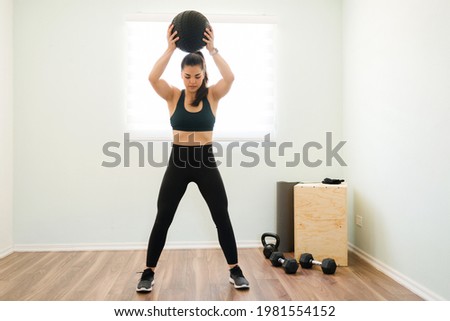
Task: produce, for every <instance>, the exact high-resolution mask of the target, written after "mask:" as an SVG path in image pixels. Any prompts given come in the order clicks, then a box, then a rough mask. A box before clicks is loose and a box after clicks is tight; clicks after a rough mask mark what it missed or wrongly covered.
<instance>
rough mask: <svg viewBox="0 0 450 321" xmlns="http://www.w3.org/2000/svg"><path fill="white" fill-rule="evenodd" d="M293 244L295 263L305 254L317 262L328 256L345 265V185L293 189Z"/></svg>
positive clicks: (296, 187)
mask: <svg viewBox="0 0 450 321" xmlns="http://www.w3.org/2000/svg"><path fill="white" fill-rule="evenodd" d="M294 245H295V246H294V251H295V258H296V259H297V260H298V259H299V258H300V255H301V254H302V253H305V252H307V253H311V254H312V255H313V256H314V259H315V260H317V261H322V260H323V259H325V258H327V257H330V258H333V259H335V261H336V264H337V265H340V266H347V265H348V255H347V185H346V184H343V183H342V184H339V185H327V184H321V183H309V184H302V183H300V184H297V185H295V186H294Z"/></svg>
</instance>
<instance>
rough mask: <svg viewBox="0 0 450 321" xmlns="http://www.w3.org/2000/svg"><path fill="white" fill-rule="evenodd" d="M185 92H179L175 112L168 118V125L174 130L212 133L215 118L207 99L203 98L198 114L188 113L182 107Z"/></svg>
mask: <svg viewBox="0 0 450 321" xmlns="http://www.w3.org/2000/svg"><path fill="white" fill-rule="evenodd" d="M184 99H185V92H184V89H183V90H182V91H181V96H180V98H179V99H178V102H177V107H176V108H175V112H174V113H173V114H172V116H171V117H170V124H171V125H172V128H173V129H174V130H182V131H192V132H206V131H212V130H213V128H214V123H215V121H216V117H215V116H214V114H213V113H212V110H211V105H210V104H209V101H208V99H207V98H206V97H205V98H203V100H202V102H203V107H202V109H201V110H200V111H199V112H189V111H187V110H186V108H185V107H184Z"/></svg>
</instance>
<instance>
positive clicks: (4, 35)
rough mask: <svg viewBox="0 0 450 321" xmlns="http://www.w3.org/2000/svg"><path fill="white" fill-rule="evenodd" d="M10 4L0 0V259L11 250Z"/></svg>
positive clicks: (11, 110) (11, 6)
mask: <svg viewBox="0 0 450 321" xmlns="http://www.w3.org/2000/svg"><path fill="white" fill-rule="evenodd" d="M12 12H13V3H12V1H11V0H0V258H1V257H3V256H5V255H7V254H9V253H11V251H12V249H13V235H12V229H13V225H12V216H13V69H12V63H13V55H12V53H13V29H12V27H13V21H12Z"/></svg>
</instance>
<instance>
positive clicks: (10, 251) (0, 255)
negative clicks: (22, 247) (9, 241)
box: [0, 246, 14, 259]
mask: <svg viewBox="0 0 450 321" xmlns="http://www.w3.org/2000/svg"><path fill="white" fill-rule="evenodd" d="M13 253H14V248H13V247H12V246H11V247H7V248H6V249H1V250H0V259H3V258H4V257H7V256H8V255H10V254H13Z"/></svg>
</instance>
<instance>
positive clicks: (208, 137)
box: [173, 130, 213, 146]
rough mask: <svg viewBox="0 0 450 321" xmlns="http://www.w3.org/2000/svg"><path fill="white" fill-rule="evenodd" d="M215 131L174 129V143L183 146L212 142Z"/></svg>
mask: <svg viewBox="0 0 450 321" xmlns="http://www.w3.org/2000/svg"><path fill="white" fill-rule="evenodd" d="M212 138H213V132H212V131H207V132H186V131H182V130H174V131H173V143H174V144H176V145H183V146H199V145H209V144H212Z"/></svg>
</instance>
